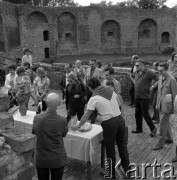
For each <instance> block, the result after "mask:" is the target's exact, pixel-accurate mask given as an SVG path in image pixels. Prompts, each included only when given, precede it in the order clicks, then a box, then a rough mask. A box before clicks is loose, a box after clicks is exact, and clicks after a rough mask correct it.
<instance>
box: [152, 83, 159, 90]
mask: <svg viewBox="0 0 177 180" xmlns="http://www.w3.org/2000/svg"><path fill="white" fill-rule="evenodd" d="M152 84H153V85H152V86H151V87H150V91H152V90H154V89H155V88H156V87H157V86H158V84H159V81H155V83H154V81H153V83H152Z"/></svg>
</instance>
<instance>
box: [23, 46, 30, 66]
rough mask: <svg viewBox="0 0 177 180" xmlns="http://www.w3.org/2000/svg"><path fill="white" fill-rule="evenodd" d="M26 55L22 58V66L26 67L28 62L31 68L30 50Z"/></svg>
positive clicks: (26, 51) (26, 50) (25, 51)
mask: <svg viewBox="0 0 177 180" xmlns="http://www.w3.org/2000/svg"><path fill="white" fill-rule="evenodd" d="M24 53H25V55H24V56H23V57H22V62H21V66H23V65H24V63H25V62H28V63H29V64H30V67H32V65H33V63H32V56H31V53H30V50H29V49H25V50H24Z"/></svg>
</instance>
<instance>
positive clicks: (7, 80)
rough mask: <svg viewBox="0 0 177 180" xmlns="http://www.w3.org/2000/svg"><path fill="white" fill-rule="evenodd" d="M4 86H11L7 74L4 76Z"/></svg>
mask: <svg viewBox="0 0 177 180" xmlns="http://www.w3.org/2000/svg"><path fill="white" fill-rule="evenodd" d="M5 87H7V88H9V89H10V88H11V85H10V77H9V76H6V80H5Z"/></svg>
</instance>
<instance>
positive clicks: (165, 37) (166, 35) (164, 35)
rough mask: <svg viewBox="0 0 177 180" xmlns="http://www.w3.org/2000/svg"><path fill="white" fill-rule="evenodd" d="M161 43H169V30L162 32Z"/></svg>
mask: <svg viewBox="0 0 177 180" xmlns="http://www.w3.org/2000/svg"><path fill="white" fill-rule="evenodd" d="M161 43H170V33H169V32H163V33H162V38H161Z"/></svg>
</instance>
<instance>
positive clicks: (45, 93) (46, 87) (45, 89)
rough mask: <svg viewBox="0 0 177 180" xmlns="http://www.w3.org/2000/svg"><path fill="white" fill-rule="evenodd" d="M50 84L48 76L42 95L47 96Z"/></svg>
mask: <svg viewBox="0 0 177 180" xmlns="http://www.w3.org/2000/svg"><path fill="white" fill-rule="evenodd" d="M49 86H50V80H49V78H46V84H45V87H44V92H43V93H42V95H41V97H42V98H43V97H45V96H46V95H47V93H48V92H49Z"/></svg>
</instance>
